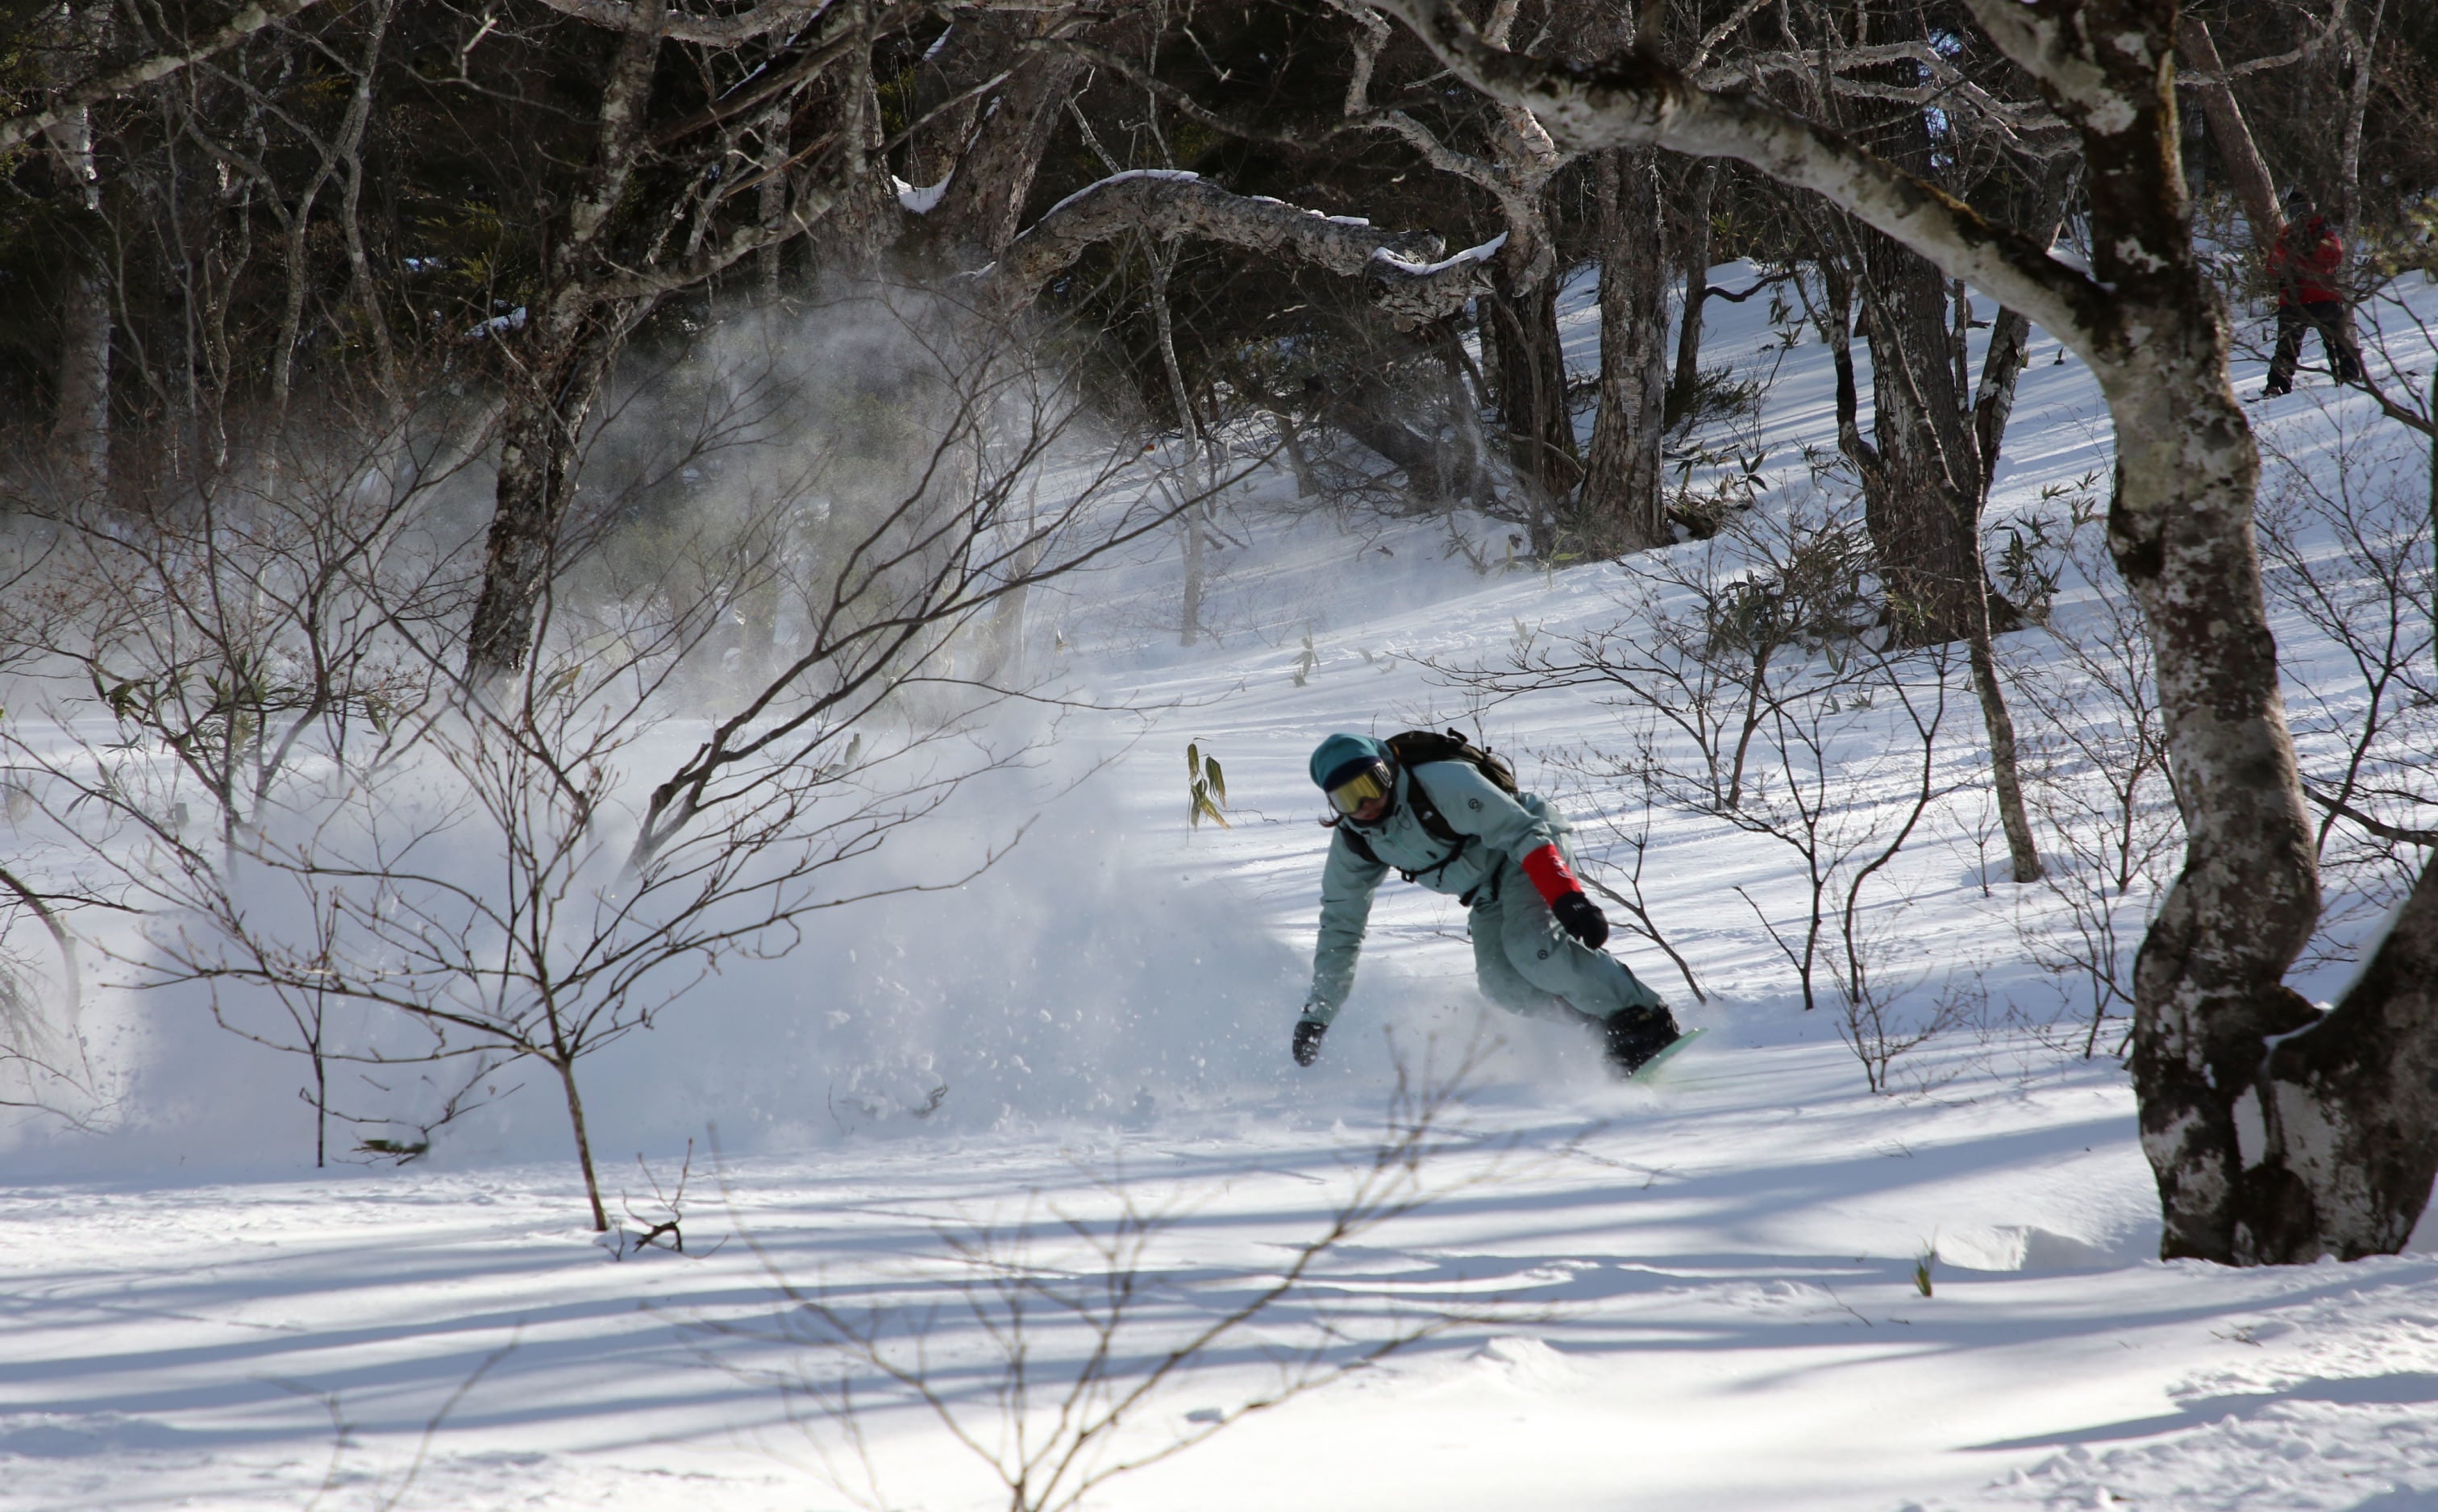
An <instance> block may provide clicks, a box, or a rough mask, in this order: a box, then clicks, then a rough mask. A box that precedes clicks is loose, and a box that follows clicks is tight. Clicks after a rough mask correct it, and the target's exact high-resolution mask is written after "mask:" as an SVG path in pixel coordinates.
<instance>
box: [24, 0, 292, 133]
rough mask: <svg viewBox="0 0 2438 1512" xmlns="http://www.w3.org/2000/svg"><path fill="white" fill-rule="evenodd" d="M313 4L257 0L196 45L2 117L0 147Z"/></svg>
mask: <svg viewBox="0 0 2438 1512" xmlns="http://www.w3.org/2000/svg"><path fill="white" fill-rule="evenodd" d="M313 4H315V0H255V3H253V4H249V5H247V6H245V7H244V8H243V9H239V11H238V13H237V14H236V15H234V16H231V17H230V18H229V19H228V22H227V24H226V25H225V26H221V28H220V29H219V30H218V31H215V32H213V33H212V34H211V35H209V36H207V37H205V38H204V39H203V41H201V42H199V43H196V44H194V45H193V46H190V47H186V48H184V49H180V50H176V51H171V52H164V53H155V54H153V55H152V56H151V57H150V58H147V59H144V60H143V61H141V62H133V63H130V64H128V65H127V66H126V67H124V68H121V69H118V70H116V71H115V72H114V73H108V74H104V75H102V76H101V77H100V78H98V79H88V80H87V81H85V82H84V83H81V84H78V85H75V86H73V87H71V88H69V89H67V90H64V91H62V93H61V94H60V95H59V96H57V97H55V98H53V99H52V101H51V103H50V104H48V105H46V106H44V107H43V108H42V109H41V110H37V111H28V112H26V114H22V115H12V116H10V117H9V119H7V120H5V121H0V150H6V149H9V148H12V147H14V146H16V145H17V144H18V143H20V142H23V141H25V140H26V138H28V137H31V136H33V135H35V134H37V133H38V132H47V131H49V130H50V129H51V128H52V127H54V126H57V125H59V124H60V123H61V122H62V121H64V120H66V119H67V118H68V117H70V116H72V115H74V114H76V113H77V112H79V111H80V110H85V109H88V108H89V107H92V106H95V105H98V104H100V103H101V102H102V101H103V100H106V99H112V98H115V97H118V96H120V95H124V94H127V93H128V92H130V91H131V90H135V89H140V88H142V87H143V86H144V85H146V84H149V83H151V82H152V81H153V80H154V79H167V78H168V77H169V76H170V75H171V74H174V73H176V72H177V71H178V70H180V69H181V68H186V67H188V66H190V65H192V64H194V63H197V62H202V61H203V60H204V59H206V58H209V57H211V56H212V55H213V54H214V53H219V52H225V51H227V50H228V49H229V48H231V47H234V46H236V45H237V44H239V43H240V42H243V41H244V40H245V39H246V38H248V37H251V36H253V35H254V34H255V33H256V32H257V31H260V30H261V29H262V28H263V27H265V26H270V25H272V24H273V23H274V22H280V21H285V20H287V19H288V18H289V17H291V16H292V15H295V14H296V13H297V12H298V11H300V10H303V9H306V8H307V7H309V6H311V5H313Z"/></svg>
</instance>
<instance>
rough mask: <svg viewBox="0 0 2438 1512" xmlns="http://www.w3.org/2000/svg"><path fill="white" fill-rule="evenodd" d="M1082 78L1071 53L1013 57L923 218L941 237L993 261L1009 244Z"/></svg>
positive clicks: (1079, 62)
mask: <svg viewBox="0 0 2438 1512" xmlns="http://www.w3.org/2000/svg"><path fill="white" fill-rule="evenodd" d="M1083 76H1084V61H1083V60H1082V59H1081V58H1078V57H1076V56H1075V55H1074V54H1073V53H1070V52H1063V51H1033V52H1027V53H1023V54H1019V55H1017V57H1016V67H1015V72H1014V73H1013V74H1012V75H1011V76H1010V77H1009V79H1008V80H1007V83H1006V85H1005V86H1004V87H1003V88H1001V90H1000V91H999V93H998V97H997V98H995V99H994V100H992V101H991V104H990V107H989V113H988V114H986V115H985V116H984V117H983V119H982V122H981V125H980V129H979V130H978V131H977V132H975V133H974V137H973V141H972V145H971V146H969V147H968V148H967V149H965V152H964V155H963V158H961V159H960V160H959V161H958V163H957V166H956V169H955V171H954V172H953V173H952V174H951V175H950V176H949V179H948V187H947V190H946V192H945V194H943V195H942V196H941V198H940V202H939V205H938V206H937V208H935V209H933V210H932V212H931V214H930V218H929V219H930V221H931V224H932V227H933V229H934V230H935V231H936V232H937V233H938V234H939V235H940V236H941V237H944V238H945V239H946V240H947V241H948V242H949V243H950V244H951V245H954V246H963V247H968V248H972V249H974V250H975V251H977V252H979V253H980V254H981V255H985V256H994V257H995V256H997V255H998V254H999V253H1000V252H1001V251H1002V250H1004V249H1005V248H1006V246H1007V244H1008V243H1009V242H1011V241H1013V240H1015V239H1016V227H1017V226H1018V225H1019V224H1021V223H1022V218H1023V215H1024V202H1025V199H1026V197H1027V196H1029V195H1031V194H1032V192H1033V176H1034V175H1035V174H1036V173H1038V172H1039V171H1040V169H1041V154H1042V153H1044V152H1046V151H1048V150H1049V149H1050V139H1051V132H1053V131H1054V130H1055V129H1056V127H1057V125H1058V113H1059V112H1060V111H1061V110H1063V109H1065V108H1066V104H1067V99H1068V97H1069V96H1070V95H1071V94H1073V93H1074V90H1075V86H1076V84H1077V82H1078V80H1080V79H1082V78H1083Z"/></svg>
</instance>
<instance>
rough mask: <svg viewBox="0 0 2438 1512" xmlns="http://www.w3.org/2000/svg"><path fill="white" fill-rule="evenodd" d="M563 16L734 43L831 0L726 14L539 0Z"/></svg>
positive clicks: (630, 0)
mask: <svg viewBox="0 0 2438 1512" xmlns="http://www.w3.org/2000/svg"><path fill="white" fill-rule="evenodd" d="M541 3H542V4H543V5H546V6H548V7H549V8H550V9H553V10H556V11H557V12H558V13H559V14H560V15H563V16H574V18H575V19H576V20H578V21H587V22H591V23H592V25H593V26H601V27H605V28H607V29H609V30H610V31H651V32H656V33H657V34H658V35H660V36H662V37H665V38H667V39H668V40H669V41H671V42H691V43H698V44H701V45H703V46H706V47H733V46H736V45H737V44H741V43H748V42H751V41H753V40H754V39H755V38H757V37H767V36H768V35H769V34H770V33H772V32H774V31H778V30H781V29H783V28H785V27H787V26H794V25H796V24H798V23H800V22H803V21H805V20H808V19H810V18H812V17H814V16H817V15H820V14H821V12H822V11H823V10H826V9H829V7H830V6H831V4H832V3H833V0H762V3H761V4H759V5H755V6H749V7H747V8H746V9H742V10H736V11H731V12H729V13H728V14H726V15H695V14H692V13H690V12H687V11H684V10H677V9H665V10H662V12H661V14H660V15H659V16H657V17H655V16H654V15H653V14H652V13H651V9H650V8H649V3H648V0H541Z"/></svg>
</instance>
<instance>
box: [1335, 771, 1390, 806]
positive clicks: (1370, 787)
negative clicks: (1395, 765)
mask: <svg viewBox="0 0 2438 1512" xmlns="http://www.w3.org/2000/svg"><path fill="white" fill-rule="evenodd" d="M1396 790H1397V777H1396V774H1395V773H1393V772H1391V771H1389V770H1388V764H1387V762H1381V761H1375V762H1373V763H1372V764H1371V765H1369V766H1363V767H1358V768H1357V769H1356V770H1355V773H1354V775H1353V776H1352V777H1350V778H1348V779H1346V781H1344V782H1340V783H1338V784H1337V785H1336V786H1335V787H1333V788H1331V789H1330V790H1329V801H1330V802H1331V804H1332V805H1334V807H1335V808H1336V810H1337V812H1339V813H1340V814H1352V813H1353V812H1354V811H1355V810H1356V809H1359V808H1361V807H1362V806H1363V805H1364V804H1366V803H1369V802H1370V801H1371V800H1374V799H1382V798H1387V796H1388V795H1389V794H1391V793H1393V792H1395V791H1396Z"/></svg>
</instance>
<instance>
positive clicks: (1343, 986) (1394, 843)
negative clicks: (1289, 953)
mask: <svg viewBox="0 0 2438 1512" xmlns="http://www.w3.org/2000/svg"><path fill="white" fill-rule="evenodd" d="M1312 780H1313V781H1314V782H1316V783H1318V784H1319V786H1320V789H1321V791H1323V792H1324V793H1327V794H1328V795H1329V801H1330V806H1331V809H1332V814H1331V816H1330V818H1327V819H1325V820H1323V822H1324V823H1326V824H1328V825H1330V826H1331V828H1332V829H1333V830H1334V836H1333V837H1332V839H1331V841H1330V846H1329V862H1328V865H1327V867H1326V868H1325V870H1323V871H1322V873H1321V883H1320V943H1319V946H1318V947H1317V948H1316V950H1315V951H1314V953H1313V966H1312V996H1311V999H1310V1001H1308V1002H1307V1003H1305V1005H1304V1009H1303V1013H1302V1016H1301V1017H1299V1018H1298V1019H1297V1020H1296V1026H1295V1037H1294V1040H1293V1042H1292V1048H1293V1050H1294V1053H1295V1060H1296V1064H1298V1065H1310V1064H1313V1063H1314V1062H1315V1061H1316V1060H1318V1059H1319V1058H1320V1041H1321V1036H1322V1035H1323V1034H1324V1033H1325V1032H1327V1030H1328V1029H1329V1026H1330V1023H1331V1022H1332V1021H1333V1020H1334V1019H1335V1018H1336V1017H1337V1012H1338V1010H1339V1009H1340V1008H1341V1007H1342V1006H1344V1004H1345V1002H1346V995H1347V993H1348V992H1349V991H1350V990H1351V989H1352V987H1353V985H1354V961H1355V958H1356V957H1357V956H1358V955H1359V954H1360V953H1361V951H1362V948H1363V928H1364V925H1365V923H1367V922H1368V921H1369V918H1370V915H1371V895H1372V893H1373V892H1374V891H1375V890H1377V888H1379V886H1380V882H1381V879H1382V878H1384V877H1386V876H1387V874H1388V872H1389V870H1391V869H1392V868H1393V869H1394V870H1397V871H1398V872H1400V873H1402V874H1403V875H1404V876H1405V880H1407V881H1408V882H1419V883H1421V884H1422V886H1423V887H1426V888H1430V889H1431V890H1432V891H1434V892H1440V893H1445V894H1447V895H1449V896H1451V897H1454V898H1456V899H1458V901H1459V902H1461V903H1463V904H1464V905H1465V906H1466V907H1467V908H1469V909H1471V910H1472V913H1471V917H1470V918H1469V919H1468V920H1467V923H1469V925H1470V926H1471V929H1472V933H1473V963H1474V973H1475V977H1476V978H1477V979H1478V980H1479V982H1480V984H1481V991H1482V993H1483V994H1484V995H1486V996H1487V997H1489V998H1490V1000H1491V1001H1492V1002H1494V1003H1496V1004H1498V1005H1499V1006H1500V1007H1501V1008H1505V1009H1507V1010H1509V1011H1513V1012H1518V1013H1530V1014H1544V1015H1546V1014H1553V1013H1555V1014H1566V1015H1570V1016H1573V1017H1577V1018H1581V1019H1585V1020H1589V1021H1591V1022H1593V1023H1594V1024H1596V1025H1597V1026H1598V1027H1599V1029H1600V1032H1601V1036H1602V1039H1603V1041H1604V1046H1605V1050H1606V1056H1607V1060H1608V1064H1609V1066H1610V1068H1611V1069H1612V1070H1614V1071H1615V1072H1617V1074H1618V1075H1619V1076H1630V1075H1632V1074H1633V1073H1634V1071H1635V1070H1636V1069H1637V1068H1639V1067H1640V1066H1641V1065H1642V1064H1644V1063H1645V1062H1647V1061H1649V1060H1650V1059H1651V1058H1652V1056H1654V1055H1657V1054H1658V1053H1659V1052H1660V1051H1661V1050H1663V1049H1665V1048H1667V1047H1668V1046H1670V1044H1673V1043H1674V1042H1675V1040H1676V1039H1677V1037H1678V1035H1677V1029H1676V1019H1675V1016H1674V1015H1673V1014H1671V1013H1670V1012H1669V1011H1668V1005H1667V1004H1666V1003H1665V1002H1663V1001H1662V1000H1661V999H1660V996H1659V994H1658V993H1654V992H1652V990H1651V989H1650V988H1648V987H1645V986H1644V985H1643V984H1642V983H1641V982H1640V981H1638V980H1636V979H1635V978H1634V973H1633V972H1631V971H1629V970H1627V969H1626V966H1625V963H1624V962H1622V961H1620V960H1618V959H1617V958H1615V957H1613V956H1610V955H1608V954H1607V953H1606V952H1604V951H1602V950H1601V949H1600V948H1599V947H1600V946H1601V945H1602V944H1604V943H1605V942H1606V941H1607V940H1608V920H1607V919H1606V918H1605V917H1603V916H1602V915H1601V913H1600V910H1599V905H1597V904H1594V903H1593V902H1592V901H1591V899H1589V898H1587V897H1585V896H1584V895H1583V887H1582V884H1581V882H1580V881H1578V880H1576V877H1575V873H1574V870H1573V869H1572V867H1571V866H1570V865H1569V859H1568V856H1567V853H1566V849H1565V836H1566V834H1567V825H1566V822H1565V821H1564V819H1562V818H1559V817H1558V816H1557V815H1555V814H1553V813H1551V812H1549V807H1548V805H1547V804H1546V802H1544V801H1543V800H1541V799H1540V798H1539V797H1538V796H1537V795H1535V794H1531V793H1524V792H1519V791H1517V790H1516V788H1515V785H1514V779H1513V778H1512V776H1511V775H1510V774H1509V772H1508V769H1507V765H1506V763H1504V762H1502V761H1500V760H1499V759H1498V758H1497V757H1495V756H1492V755H1490V754H1489V753H1488V752H1486V751H1483V750H1481V749H1480V748H1479V747H1474V746H1471V745H1469V744H1467V743H1466V742H1465V740H1464V737H1463V736H1462V735H1460V734H1458V733H1457V732H1456V731H1453V730H1451V731H1449V732H1448V733H1447V734H1445V735H1440V734H1435V733H1432V732H1430V731H1427V730H1410V731H1407V732H1406V733H1405V734H1402V735H1397V736H1393V737H1391V738H1390V739H1388V740H1387V741H1379V740H1374V739H1372V738H1371V737H1370V736H1369V735H1346V734H1337V735H1332V736H1330V737H1329V738H1328V739H1327V740H1324V741H1322V742H1321V743H1320V746H1319V747H1318V748H1317V749H1316V750H1315V751H1314V752H1313V753H1312Z"/></svg>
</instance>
